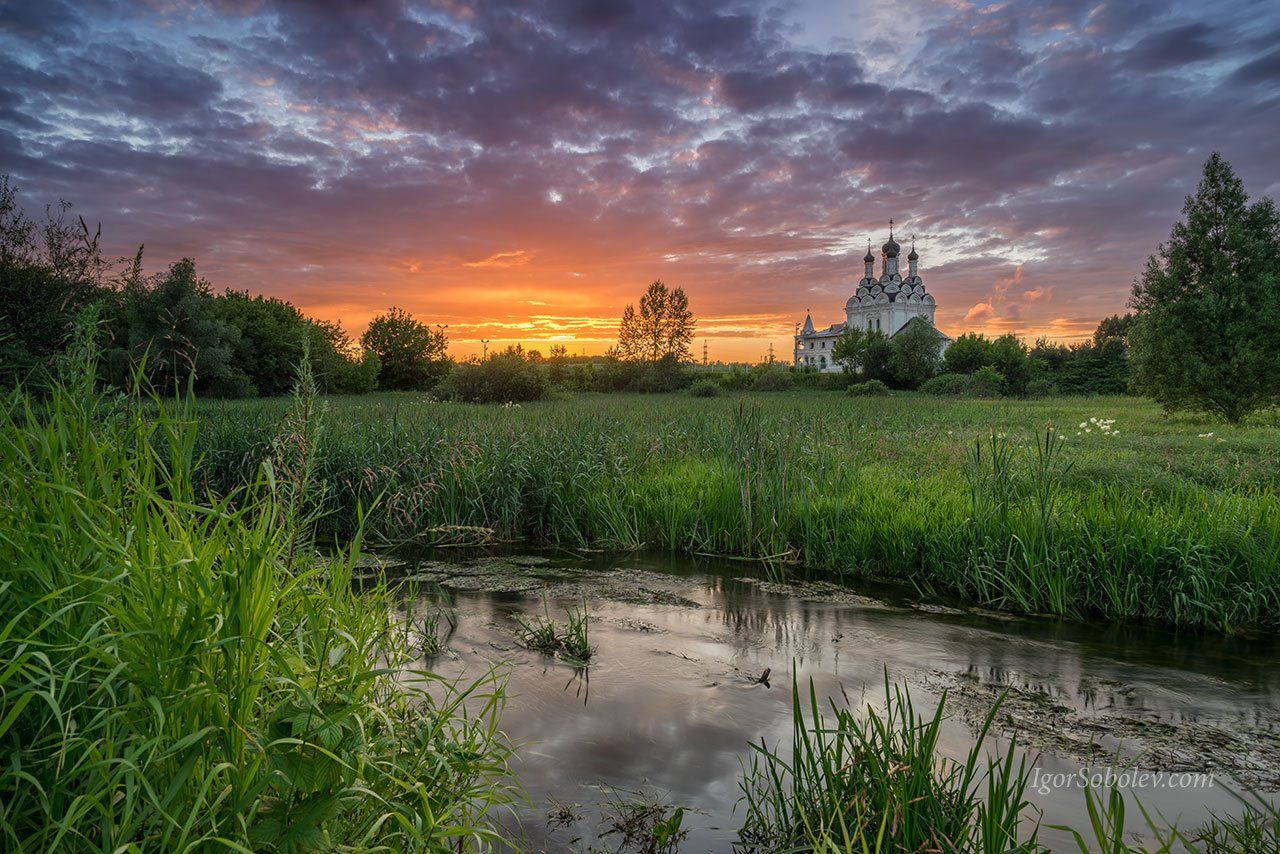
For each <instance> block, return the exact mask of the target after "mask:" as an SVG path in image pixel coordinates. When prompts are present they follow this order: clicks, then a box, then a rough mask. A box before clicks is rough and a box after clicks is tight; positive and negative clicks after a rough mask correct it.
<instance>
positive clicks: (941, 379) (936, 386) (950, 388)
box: [920, 374, 973, 397]
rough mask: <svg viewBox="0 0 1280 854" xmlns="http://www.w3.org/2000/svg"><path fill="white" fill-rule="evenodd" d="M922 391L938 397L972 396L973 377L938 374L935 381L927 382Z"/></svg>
mask: <svg viewBox="0 0 1280 854" xmlns="http://www.w3.org/2000/svg"><path fill="white" fill-rule="evenodd" d="M920 390H921V391H922V392H924V393H925V394H932V395H935V396H937V397H947V396H951V395H955V396H967V395H972V394H973V377H972V376H971V375H969V374H938V375H937V376H936V377H934V378H933V379H931V380H926V381H925V383H924V384H923V385H921V386H920Z"/></svg>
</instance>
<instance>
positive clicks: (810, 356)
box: [795, 220, 951, 371]
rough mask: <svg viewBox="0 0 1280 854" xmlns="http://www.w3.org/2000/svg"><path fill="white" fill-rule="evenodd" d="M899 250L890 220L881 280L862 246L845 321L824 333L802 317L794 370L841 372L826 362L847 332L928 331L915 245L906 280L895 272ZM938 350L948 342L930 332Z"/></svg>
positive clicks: (930, 305) (928, 308)
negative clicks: (920, 326)
mask: <svg viewBox="0 0 1280 854" xmlns="http://www.w3.org/2000/svg"><path fill="white" fill-rule="evenodd" d="M901 251H902V247H901V246H899V245H898V242H897V241H896V240H894V239H893V220H889V240H888V242H887V243H885V244H884V246H882V247H880V256H881V267H880V278H878V279H877V278H876V275H875V266H876V258H875V256H874V255H872V254H871V244H870V242H868V243H867V254H866V256H865V257H864V258H863V259H862V262H863V264H864V265H865V269H864V270H863V274H862V279H861V281H859V282H858V290H857V291H855V292H854V294H853V296H851V297H849V301H848V302H846V303H845V304H844V316H845V319H844V321H843V322H842V323H833V324H831V325H830V326H828V327H827V328H825V329H815V328H814V325H813V317H812V316H811V315H810V314H809V313H808V312H806V313H805V318H804V326H803V328H801V329H800V331H799V332H798V333H797V334H796V337H795V366H796V367H797V368H809V369H812V370H818V371H839V370H841V367H840V365H839V364H837V363H836V361H835V360H834V359H832V358H831V350H832V348H833V347H835V344H836V339H837V338H839V337H840V336H841V335H843V334H844V332H845V330H846V329H862V330H876V331H878V332H883V333H884V334H885V335H887V336H888V337H890V338H892V337H893V336H894V335H897V334H898V333H899V332H900V331H902V328H903V327H905V326H906V325H907V323H908V322H910V321H911V320H913V319H915V318H917V317H920V318H924V320H925V322H927V323H928V324H929V325H930V326H933V313H934V311H935V310H936V309H937V303H936V302H935V301H934V298H933V294H931V293H929V292H928V291H926V290H925V288H924V280H923V279H921V278H920V275H919V273H918V270H917V267H918V264H919V262H920V256H919V254H917V253H916V247H915V240H914V239H913V240H912V241H911V252H910V254H908V255H907V275H906V278H903V276H902V275H901V274H900V273H899V272H898V255H899V253H900V252H901ZM934 331H935V332H937V335H938V346H939V348H940V349H943V350H945V349H946V348H947V345H949V344H950V343H951V339H950V338H948V337H947V336H946V335H943V334H942V333H941V332H938V330H937V328H936V327H934Z"/></svg>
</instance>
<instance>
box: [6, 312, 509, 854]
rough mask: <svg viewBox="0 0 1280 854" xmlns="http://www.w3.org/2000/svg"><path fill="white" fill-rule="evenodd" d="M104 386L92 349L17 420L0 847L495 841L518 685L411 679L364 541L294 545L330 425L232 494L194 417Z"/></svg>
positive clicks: (14, 401)
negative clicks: (210, 469) (318, 444)
mask: <svg viewBox="0 0 1280 854" xmlns="http://www.w3.org/2000/svg"><path fill="white" fill-rule="evenodd" d="M95 365H96V358H95V354H94V352H93V348H92V346H91V345H90V344H89V342H88V338H87V336H86V337H85V339H84V340H82V341H81V343H80V345H79V346H78V347H77V348H76V349H75V350H74V351H73V353H72V355H71V356H69V357H68V362H67V364H65V365H64V366H62V370H60V371H58V372H57V375H59V376H61V377H62V378H63V379H62V382H61V383H60V384H54V385H53V386H52V388H50V389H49V390H48V396H47V397H46V398H44V399H42V400H39V401H36V400H33V399H32V398H31V397H30V396H28V395H27V394H26V393H24V392H23V391H22V390H17V391H14V392H12V393H10V394H9V395H7V396H6V397H5V398H4V400H3V402H2V403H0V531H3V532H4V534H3V536H0V662H3V664H0V755H3V756H4V757H5V759H4V762H3V763H2V764H0V848H2V849H4V850H7V851H31V852H37V851H38V852H45V851H89V850H92V851H122V850H157V851H179V850H191V849H202V850H203V849H231V850H242V851H243V850H267V849H271V850H280V851H302V850H318V849H344V850H352V849H378V848H381V849H383V850H409V849H412V850H450V851H458V850H472V851H475V850H482V849H487V848H490V847H492V846H494V845H496V844H498V843H499V842H500V836H499V834H498V832H497V831H496V830H495V829H494V823H493V815H494V811H495V810H496V809H499V808H502V807H503V806H504V805H505V804H506V803H508V802H509V801H510V799H511V797H512V796H513V792H512V787H511V783H510V779H509V777H508V770H507V761H508V757H509V755H510V748H509V747H508V745H507V743H506V741H505V739H504V738H503V736H502V734H501V732H500V731H499V729H498V720H499V714H500V711H501V708H502V705H503V702H504V694H503V687H502V685H501V683H500V682H498V681H497V680H495V679H493V678H492V677H490V678H486V679H482V680H480V681H479V682H476V683H475V684H471V685H462V686H454V685H452V684H449V683H444V682H442V681H441V680H439V679H437V678H436V677H434V676H433V675H432V674H430V673H427V672H414V671H411V670H409V669H408V663H409V662H410V661H411V660H412V658H413V655H414V654H413V651H412V650H409V649H408V648H406V647H405V646H404V645H403V644H402V643H401V642H400V641H399V638H400V637H401V636H402V635H401V634H400V633H398V632H397V631H396V630H395V626H394V625H393V618H392V615H393V607H394V605H393V603H394V597H393V596H392V595H391V594H390V592H389V591H388V590H387V588H386V586H385V584H384V583H382V582H379V583H376V584H374V585H372V586H370V587H365V588H363V589H360V590H357V589H356V588H355V587H353V585H352V567H353V563H354V562H355V560H356V559H357V558H358V555H359V551H360V537H359V533H360V532H359V527H358V526H357V528H356V530H355V535H356V536H355V538H354V540H353V542H352V544H351V545H350V547H349V548H347V549H344V550H343V551H341V552H340V553H338V554H336V555H334V556H332V557H324V558H322V557H320V556H319V555H317V553H316V551H315V550H314V549H312V548H311V547H310V541H309V534H308V533H307V532H305V531H299V530H298V529H297V527H296V526H298V525H300V524H306V520H308V519H311V518H314V513H313V510H314V508H312V507H309V506H308V504H307V499H306V498H305V496H306V495H307V494H314V493H307V491H306V486H307V480H308V478H309V477H310V475H309V474H308V470H312V471H313V470H314V463H308V462H307V459H308V458H311V459H313V460H314V459H316V457H315V456H314V453H315V446H314V445H310V446H306V447H304V446H300V445H298V444H297V441H298V440H299V439H303V440H305V441H307V442H310V441H311V440H310V439H306V438H305V437H307V436H309V437H312V438H315V437H318V436H320V435H321V434H320V433H319V432H317V431H315V430H312V429H311V428H308V427H307V426H306V425H305V424H304V423H303V422H304V421H306V420H307V419H310V418H313V417H314V412H313V411H312V412H311V413H310V414H308V413H307V412H299V413H298V419H299V420H298V421H297V422H296V424H297V426H298V427H299V428H300V429H301V430H302V431H305V432H296V431H295V432H294V433H292V434H291V435H292V436H293V437H294V438H293V440H292V449H293V450H292V451H290V450H289V449H288V448H287V447H286V446H289V445H290V444H291V440H289V439H286V440H284V442H283V444H282V445H281V446H280V448H279V451H278V453H277V455H276V456H275V457H274V458H273V460H268V461H265V465H264V466H263V467H262V468H260V470H259V474H258V475H256V476H254V477H253V478H251V479H249V480H248V481H246V483H245V484H244V485H242V486H241V487H239V488H237V489H236V490H234V491H232V492H229V493H227V494H225V495H224V496H222V497H209V496H207V495H205V494H203V493H202V491H201V490H200V489H199V488H198V487H197V485H196V484H197V483H200V482H202V481H201V479H200V478H198V477H197V475H196V462H195V460H196V454H195V447H196V444H195V411H194V409H193V408H192V404H191V403H190V402H189V401H187V400H180V401H177V402H170V401H166V400H161V399H152V400H140V399H139V398H138V397H136V396H135V397H103V396H101V395H99V394H97V393H96V392H95V390H94V371H95ZM299 393H300V398H299V399H300V400H302V401H304V402H305V401H306V399H307V398H309V397H310V396H311V393H310V392H309V391H308V390H307V389H306V388H305V387H303V388H300V392H299ZM289 453H293V454H294V456H292V457H291V459H293V460H294V461H295V462H297V463H298V465H297V466H296V467H293V468H290V467H289V466H288V465H279V460H281V459H282V458H283V457H282V456H281V455H287V454H289ZM295 488H296V489H297V490H299V491H293V490H294V489H295ZM410 682H414V683H416V684H419V685H423V684H425V686H426V687H425V690H420V689H418V688H412V689H411V688H409V687H406V686H407V685H408V684H409V683H410Z"/></svg>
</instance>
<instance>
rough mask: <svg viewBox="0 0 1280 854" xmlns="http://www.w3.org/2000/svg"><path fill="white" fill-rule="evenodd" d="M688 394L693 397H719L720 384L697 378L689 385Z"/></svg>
mask: <svg viewBox="0 0 1280 854" xmlns="http://www.w3.org/2000/svg"><path fill="white" fill-rule="evenodd" d="M689 394H691V395H693V396H694V397H719V396H720V386H719V385H717V384H716V383H714V382H712V381H711V380H698V381H697V382H696V383H694V384H693V385H692V386H690V387H689Z"/></svg>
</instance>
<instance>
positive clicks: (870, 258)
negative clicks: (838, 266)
mask: <svg viewBox="0 0 1280 854" xmlns="http://www.w3.org/2000/svg"><path fill="white" fill-rule="evenodd" d="M862 260H863V261H866V262H867V263H868V264H874V263H875V260H876V256H874V255H872V254H871V241H867V254H866V255H864V256H862Z"/></svg>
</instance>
